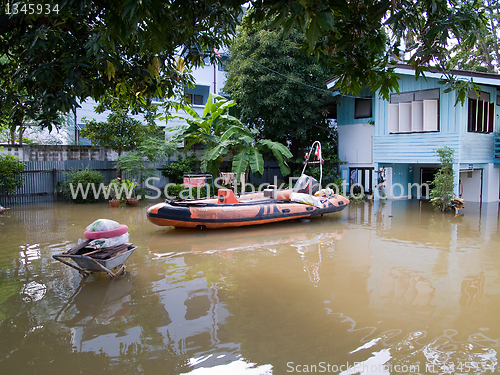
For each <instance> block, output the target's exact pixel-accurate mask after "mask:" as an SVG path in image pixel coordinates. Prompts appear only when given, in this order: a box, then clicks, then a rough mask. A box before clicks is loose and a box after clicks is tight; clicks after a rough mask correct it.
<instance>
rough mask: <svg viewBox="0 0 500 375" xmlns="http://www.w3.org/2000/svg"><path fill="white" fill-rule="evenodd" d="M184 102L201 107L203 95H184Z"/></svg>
mask: <svg viewBox="0 0 500 375" xmlns="http://www.w3.org/2000/svg"><path fill="white" fill-rule="evenodd" d="M186 101H187V102H188V103H191V104H195V105H203V95H197V94H186Z"/></svg>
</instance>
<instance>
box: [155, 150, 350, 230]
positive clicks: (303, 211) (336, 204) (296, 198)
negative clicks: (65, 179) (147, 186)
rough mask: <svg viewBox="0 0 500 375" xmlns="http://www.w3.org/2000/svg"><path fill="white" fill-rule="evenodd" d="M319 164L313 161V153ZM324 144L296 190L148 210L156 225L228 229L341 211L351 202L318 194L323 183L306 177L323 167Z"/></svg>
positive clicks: (222, 192) (223, 193)
mask: <svg viewBox="0 0 500 375" xmlns="http://www.w3.org/2000/svg"><path fill="white" fill-rule="evenodd" d="M315 149H316V152H315V153H314V155H316V158H317V160H316V161H314V160H310V158H311V157H312V155H313V150H315ZM322 161H323V159H322V158H321V144H320V143H319V142H315V143H313V146H312V147H311V151H310V152H309V154H306V162H305V165H304V169H303V171H302V176H301V177H300V178H299V180H298V181H297V183H296V184H295V186H294V188H293V189H276V187H274V186H270V187H268V188H267V189H264V190H263V191H258V192H254V193H248V194H241V195H235V193H234V191H233V190H231V189H219V190H218V192H217V197H213V198H205V199H194V200H167V201H165V202H163V203H158V204H155V205H153V206H151V207H149V208H148V210H147V217H148V219H149V221H151V222H152V223H153V224H156V225H160V226H173V227H176V228H199V229H204V228H209V229H211V228H227V227H241V226H246V225H258V224H267V223H274V222H279V221H286V220H296V219H303V218H308V217H311V216H318V215H325V214H330V213H334V212H339V211H342V210H343V209H344V208H345V207H347V205H348V204H349V199H347V198H345V197H343V196H342V195H339V194H335V193H334V192H333V191H332V190H331V189H324V190H319V187H320V186H321V177H320V182H319V183H318V181H316V180H315V179H314V178H312V177H310V176H307V175H305V174H304V171H305V169H306V167H307V165H308V164H311V163H318V164H319V165H320V170H321V173H320V176H321V175H322Z"/></svg>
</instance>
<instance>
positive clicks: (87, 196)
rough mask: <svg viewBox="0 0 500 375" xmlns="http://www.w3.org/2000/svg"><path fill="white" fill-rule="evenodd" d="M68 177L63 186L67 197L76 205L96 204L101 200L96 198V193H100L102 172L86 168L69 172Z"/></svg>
mask: <svg viewBox="0 0 500 375" xmlns="http://www.w3.org/2000/svg"><path fill="white" fill-rule="evenodd" d="M68 175H69V179H68V180H66V181H65V182H64V184H63V192H64V195H65V196H66V197H68V198H69V199H70V200H72V201H73V202H75V203H94V202H97V201H98V200H99V198H100V197H99V196H97V197H96V196H95V194H94V192H97V191H99V192H100V190H98V189H99V187H100V184H101V183H102V174H101V172H98V171H94V170H90V169H88V168H85V169H84V170H81V171H79V170H72V171H71V172H68ZM79 185H80V186H81V188H79ZM71 186H72V188H71ZM92 186H94V188H93V187H92ZM94 189H95V190H94ZM73 192H74V193H75V194H74V195H73Z"/></svg>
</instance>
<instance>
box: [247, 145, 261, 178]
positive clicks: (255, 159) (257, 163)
mask: <svg viewBox="0 0 500 375" xmlns="http://www.w3.org/2000/svg"><path fill="white" fill-rule="evenodd" d="M249 164H250V168H251V169H252V172H253V173H258V174H260V175H262V174H263V173H264V158H263V157H262V154H261V153H260V151H259V150H258V149H257V148H256V147H252V148H251V149H250V150H249Z"/></svg>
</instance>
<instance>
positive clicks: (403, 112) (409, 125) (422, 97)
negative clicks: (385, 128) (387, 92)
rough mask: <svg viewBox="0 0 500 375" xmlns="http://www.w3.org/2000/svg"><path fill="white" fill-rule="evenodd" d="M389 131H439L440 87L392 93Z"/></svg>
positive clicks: (392, 132)
mask: <svg viewBox="0 0 500 375" xmlns="http://www.w3.org/2000/svg"><path fill="white" fill-rule="evenodd" d="M388 125H389V133H391V134H394V133H414V132H437V131H439V89H431V90H421V91H409V92H403V93H401V94H391V99H390V102H389V113H388Z"/></svg>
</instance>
